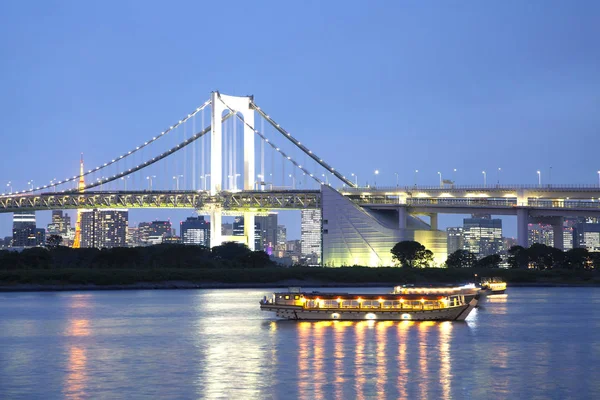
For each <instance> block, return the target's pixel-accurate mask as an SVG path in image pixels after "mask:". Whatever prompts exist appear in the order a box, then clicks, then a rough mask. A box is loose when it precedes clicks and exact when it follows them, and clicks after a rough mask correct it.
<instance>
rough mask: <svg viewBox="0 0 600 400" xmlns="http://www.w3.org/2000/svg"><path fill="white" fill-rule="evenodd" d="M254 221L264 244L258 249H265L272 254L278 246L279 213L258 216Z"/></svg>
mask: <svg viewBox="0 0 600 400" xmlns="http://www.w3.org/2000/svg"><path fill="white" fill-rule="evenodd" d="M254 222H255V223H256V227H257V228H258V231H259V232H260V237H261V244H262V247H261V248H260V249H259V248H257V249H256V250H264V251H265V252H266V253H267V254H268V255H272V254H273V253H274V251H275V248H276V246H277V214H276V213H271V214H269V215H266V216H257V217H255V219H254Z"/></svg>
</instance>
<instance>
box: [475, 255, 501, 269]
mask: <svg viewBox="0 0 600 400" xmlns="http://www.w3.org/2000/svg"><path fill="white" fill-rule="evenodd" d="M501 261H502V258H501V257H500V256H499V255H498V254H492V255H489V256H486V257H483V258H482V259H481V260H477V262H476V263H475V267H477V268H498V265H499V264H500V262H501Z"/></svg>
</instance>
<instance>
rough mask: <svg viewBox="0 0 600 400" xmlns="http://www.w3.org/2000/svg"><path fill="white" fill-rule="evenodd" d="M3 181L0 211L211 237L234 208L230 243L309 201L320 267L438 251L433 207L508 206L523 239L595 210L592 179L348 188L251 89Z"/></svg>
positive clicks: (599, 190)
mask: <svg viewBox="0 0 600 400" xmlns="http://www.w3.org/2000/svg"><path fill="white" fill-rule="evenodd" d="M206 114H208V116H207V115H206ZM257 116H258V118H256V117H257ZM240 180H241V181H240ZM13 186H15V187H13ZM15 188H16V185H13V183H9V184H8V185H6V189H5V193H2V194H0V213H5V212H23V211H36V210H56V209H90V208H128V209H136V208H183V209H195V210H197V211H198V213H199V214H202V215H208V216H209V218H210V227H211V245H212V246H215V245H219V244H221V243H222V242H223V241H224V240H229V239H231V238H229V237H225V238H224V237H223V236H222V234H221V224H222V218H223V216H231V215H233V216H238V215H241V216H243V217H244V236H241V237H238V238H236V240H240V241H243V242H244V243H245V244H247V245H248V246H249V247H250V248H253V247H254V234H255V233H254V229H253V227H254V217H255V216H256V215H259V214H261V213H265V212H269V211H273V210H302V209H320V210H322V236H323V260H324V262H325V263H330V264H353V263H362V264H363V265H385V264H386V263H389V262H390V259H389V258H390V255H389V249H390V248H391V246H393V244H394V243H396V242H397V241H399V240H406V239H411V238H412V239H415V238H420V240H421V241H427V240H430V242H431V244H430V246H429V247H430V248H432V250H433V251H434V253H435V252H436V251H438V252H439V253H440V254H441V253H444V255H443V257H445V238H444V239H443V242H444V244H443V246H442V237H441V236H440V235H439V232H436V231H437V214H438V213H461V214H468V213H474V212H481V213H490V214H500V215H516V216H517V219H518V239H519V243H520V244H526V243H527V223H528V222H529V221H531V220H532V219H535V218H554V219H553V220H552V221H553V223H554V224H556V225H557V226H559V224H562V220H560V218H563V217H565V216H571V215H576V216H578V215H600V203H599V202H598V201H597V199H598V198H600V187H598V186H569V185H554V186H544V187H542V186H541V185H539V186H519V185H502V186H500V185H490V186H473V187H458V186H454V185H451V186H446V185H441V186H440V187H419V186H416V185H414V186H395V187H359V185H358V182H357V180H356V177H354V180H352V179H349V178H348V177H347V176H346V175H344V174H342V173H341V172H339V171H338V170H336V169H335V168H334V167H333V166H332V165H331V164H329V163H327V162H326V161H324V160H323V159H322V158H321V157H319V156H318V155H317V154H316V153H315V152H314V151H313V150H312V149H310V148H309V147H307V145H305V144H303V143H302V142H301V141H300V140H299V139H298V138H297V137H296V136H294V135H292V134H291V133H290V131H288V130H287V129H285V128H284V127H283V126H282V125H280V123H278V122H277V121H276V120H275V119H274V118H273V117H271V116H270V115H269V114H268V113H267V112H266V111H265V110H263V109H262V108H261V107H260V106H258V105H257V104H256V103H255V101H254V97H253V96H241V97H240V96H228V95H225V94H221V93H219V92H213V93H211V96H210V99H209V100H207V101H205V102H204V103H203V104H202V105H201V106H199V107H197V108H196V109H194V110H193V111H192V112H190V113H188V114H187V115H186V116H184V117H183V118H181V119H180V120H178V121H177V122H175V123H174V124H173V125H171V126H169V127H168V128H167V129H165V130H163V131H162V132H160V133H158V134H156V135H154V136H152V137H151V138H150V139H148V140H147V141H145V142H144V143H141V144H139V145H137V146H135V147H133V148H131V149H130V150H128V151H125V152H122V153H121V154H120V155H118V156H116V157H115V158H112V159H110V160H107V161H106V162H104V163H102V164H100V165H97V166H95V167H93V168H89V169H87V170H81V171H80V173H79V174H75V175H73V176H69V177H66V178H63V179H60V180H59V179H53V180H52V181H50V182H49V183H48V184H45V185H39V186H34V183H33V181H30V182H28V186H27V188H25V189H23V188H17V190H14V189H15ZM595 199H596V200H595ZM417 215H425V216H427V217H428V218H429V220H428V223H426V221H423V220H421V219H420V218H415V216H417ZM557 217H558V218H557ZM423 232H429V233H428V234H425V233H423ZM423 235H425V236H427V237H423ZM428 238H429V239H428ZM436 246H437V247H436ZM442 247H443V248H442ZM441 257H442V256H441V255H440V259H441ZM442 261H443V260H442Z"/></svg>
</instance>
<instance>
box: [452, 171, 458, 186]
mask: <svg viewBox="0 0 600 400" xmlns="http://www.w3.org/2000/svg"><path fill="white" fill-rule="evenodd" d="M456 171H457V170H456V168H454V170H453V171H452V172H453V174H452V185H454V184H455V183H456ZM452 187H454V186H452Z"/></svg>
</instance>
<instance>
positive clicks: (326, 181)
mask: <svg viewBox="0 0 600 400" xmlns="http://www.w3.org/2000/svg"><path fill="white" fill-rule="evenodd" d="M321 176H322V177H323V178H325V184H326V185H329V179H327V175H325V174H321Z"/></svg>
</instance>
